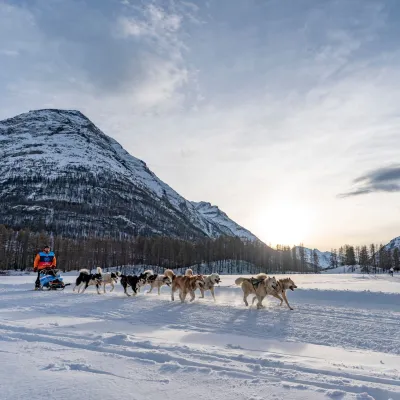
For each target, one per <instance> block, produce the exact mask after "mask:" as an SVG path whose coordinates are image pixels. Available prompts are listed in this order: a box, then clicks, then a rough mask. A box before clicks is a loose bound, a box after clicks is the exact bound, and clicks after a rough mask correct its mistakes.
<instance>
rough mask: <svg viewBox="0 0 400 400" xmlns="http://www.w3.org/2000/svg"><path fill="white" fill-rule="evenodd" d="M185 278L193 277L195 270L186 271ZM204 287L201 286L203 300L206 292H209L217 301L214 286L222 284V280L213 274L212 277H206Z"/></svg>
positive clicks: (204, 277)
mask: <svg viewBox="0 0 400 400" xmlns="http://www.w3.org/2000/svg"><path fill="white" fill-rule="evenodd" d="M185 276H193V270H191V269H190V268H189V269H187V270H186V272H185ZM203 279H204V285H203V286H199V289H200V292H201V297H200V298H201V299H204V292H205V291H206V290H209V291H210V292H211V295H212V297H213V299H214V301H215V293H214V286H215V284H219V283H221V278H220V277H219V275H218V274H216V273H212V274H211V275H204V276H203Z"/></svg>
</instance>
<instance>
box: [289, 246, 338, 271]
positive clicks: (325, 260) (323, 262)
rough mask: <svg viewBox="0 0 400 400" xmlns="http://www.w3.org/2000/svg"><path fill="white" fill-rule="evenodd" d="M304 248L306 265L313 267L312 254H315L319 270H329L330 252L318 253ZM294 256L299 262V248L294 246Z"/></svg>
mask: <svg viewBox="0 0 400 400" xmlns="http://www.w3.org/2000/svg"><path fill="white" fill-rule="evenodd" d="M303 248H304V258H305V261H306V262H307V263H310V264H313V265H314V254H313V253H315V254H316V255H317V257H318V266H319V267H320V268H321V269H324V268H329V267H330V260H331V254H332V253H331V252H330V251H320V250H318V249H314V250H313V249H308V248H307V247H303ZM296 254H297V258H298V259H299V260H300V258H301V257H300V247H299V246H296Z"/></svg>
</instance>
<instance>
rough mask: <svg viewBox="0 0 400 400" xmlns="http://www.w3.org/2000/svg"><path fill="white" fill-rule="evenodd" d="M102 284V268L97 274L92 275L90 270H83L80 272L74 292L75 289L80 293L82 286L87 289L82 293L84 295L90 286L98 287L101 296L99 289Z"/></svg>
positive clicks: (98, 268)
mask: <svg viewBox="0 0 400 400" xmlns="http://www.w3.org/2000/svg"><path fill="white" fill-rule="evenodd" d="M101 282H102V274H101V268H100V267H97V271H96V273H95V274H92V273H90V272H89V270H87V269H81V270H79V275H78V277H77V278H76V281H75V286H74V289H73V291H74V292H75V289H76V288H78V293H79V292H80V290H81V286H82V285H84V286H85V287H84V288H83V290H82V293H84V292H85V290H86V289H87V288H88V286H96V289H97V293H98V294H100V290H99V288H100V285H101Z"/></svg>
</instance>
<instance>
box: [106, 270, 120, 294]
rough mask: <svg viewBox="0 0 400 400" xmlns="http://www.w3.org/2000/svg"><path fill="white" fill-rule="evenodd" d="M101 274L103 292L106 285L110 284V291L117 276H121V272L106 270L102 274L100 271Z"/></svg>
mask: <svg viewBox="0 0 400 400" xmlns="http://www.w3.org/2000/svg"><path fill="white" fill-rule="evenodd" d="M101 276H102V278H103V279H102V282H103V293H105V292H106V285H111V290H110V292H112V291H113V290H114V288H115V286H114V284H115V283H118V278H119V277H120V276H121V272H119V271H117V272H106V273H105V274H103V271H101Z"/></svg>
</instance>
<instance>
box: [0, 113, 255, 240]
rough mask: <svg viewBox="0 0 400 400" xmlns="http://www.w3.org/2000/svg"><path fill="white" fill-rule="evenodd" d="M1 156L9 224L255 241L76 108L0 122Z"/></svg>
mask: <svg viewBox="0 0 400 400" xmlns="http://www.w3.org/2000/svg"><path fill="white" fill-rule="evenodd" d="M0 157H1V158H2V160H3V162H2V164H1V165H0V184H1V186H2V188H1V189H0V217H1V220H2V221H4V222H5V223H7V224H8V225H10V226H14V227H15V226H16V227H18V226H28V227H31V228H33V229H38V230H40V229H45V230H49V229H50V230H51V231H54V232H58V233H59V232H61V233H62V234H65V235H72V236H90V235H93V234H94V235H101V232H103V234H104V235H111V236H114V237H117V236H118V235H121V234H122V235H124V234H126V235H140V234H144V235H154V234H165V235H169V236H172V237H180V238H184V239H193V238H201V237H211V238H216V237H218V236H220V235H228V236H237V237H240V238H241V239H245V240H251V241H254V240H257V241H258V240H259V239H258V238H257V237H256V236H255V235H254V234H252V233H251V232H250V231H248V230H246V229H245V228H243V227H241V226H240V225H238V224H237V223H236V222H234V221H232V220H231V219H230V218H229V217H228V216H227V215H226V214H225V213H223V212H222V211H220V210H219V209H218V208H215V206H212V205H211V204H210V203H207V202H199V203H196V202H191V201H188V200H186V199H185V198H184V197H183V196H181V195H180V194H178V193H177V192H176V191H174V190H173V189H172V188H171V187H170V186H169V185H168V184H166V183H165V182H163V181H162V180H160V179H159V178H158V177H157V176H156V175H155V174H154V173H153V172H152V171H151V170H150V169H149V168H148V167H147V165H146V163H145V162H143V161H142V160H139V159H137V158H136V157H134V156H132V155H131V154H129V153H128V152H127V151H126V150H125V149H124V148H123V147H122V146H121V145H120V144H119V143H118V142H117V141H116V140H114V139H113V138H111V137H109V136H107V135H106V134H105V133H104V132H102V131H101V130H100V129H99V128H98V127H97V126H96V125H94V124H93V122H92V121H90V119H89V118H87V117H86V116H85V115H84V114H82V113H81V112H80V111H78V110H60V109H42V110H32V111H29V112H28V113H23V114H20V115H17V116H15V117H12V118H8V119H6V120H3V121H0ZM199 204H201V206H199ZM216 209H217V210H218V211H219V212H215V210H216ZM35 221H37V222H35ZM63 227H65V229H64V228H63Z"/></svg>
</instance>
